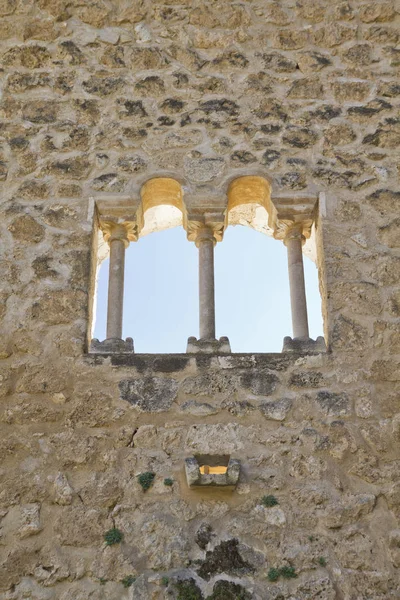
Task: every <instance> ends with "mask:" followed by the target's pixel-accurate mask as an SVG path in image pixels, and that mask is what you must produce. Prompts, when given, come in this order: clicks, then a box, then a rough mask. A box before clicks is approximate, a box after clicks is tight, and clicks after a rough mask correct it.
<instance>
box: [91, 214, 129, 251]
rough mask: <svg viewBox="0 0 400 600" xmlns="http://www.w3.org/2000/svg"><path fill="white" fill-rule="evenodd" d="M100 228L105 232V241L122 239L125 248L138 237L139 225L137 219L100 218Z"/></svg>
mask: <svg viewBox="0 0 400 600" xmlns="http://www.w3.org/2000/svg"><path fill="white" fill-rule="evenodd" d="M99 224H100V229H101V231H102V232H103V237H104V241H105V242H107V243H108V244H110V243H111V242H112V241H113V240H121V241H123V242H124V244H125V248H127V247H128V246H129V243H130V242H136V241H137V239H138V226H137V223H136V221H122V222H118V221H111V220H105V219H100V223H99Z"/></svg>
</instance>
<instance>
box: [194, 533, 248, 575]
mask: <svg viewBox="0 0 400 600" xmlns="http://www.w3.org/2000/svg"><path fill="white" fill-rule="evenodd" d="M238 546H239V542H238V540H237V539H230V540H227V541H225V542H221V543H220V544H218V546H216V547H215V548H214V550H209V551H207V552H206V557H205V559H204V561H202V564H201V566H200V568H199V570H198V574H199V576H200V577H201V578H202V579H207V580H208V579H210V578H211V577H213V576H214V575H218V574H219V573H226V574H228V575H236V576H237V575H245V574H247V573H252V572H253V571H254V567H253V566H252V565H251V564H249V563H248V562H246V561H245V560H243V558H242V557H241V555H240V551H239V547H238Z"/></svg>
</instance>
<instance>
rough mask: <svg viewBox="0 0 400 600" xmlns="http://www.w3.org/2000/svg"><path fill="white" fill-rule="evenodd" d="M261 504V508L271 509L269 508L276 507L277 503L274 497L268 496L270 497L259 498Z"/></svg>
mask: <svg viewBox="0 0 400 600" xmlns="http://www.w3.org/2000/svg"><path fill="white" fill-rule="evenodd" d="M261 504H262V505H263V506H268V507H271V506H276V505H277V504H279V502H278V500H277V499H276V498H275V496H272V495H270V496H263V497H262V498H261Z"/></svg>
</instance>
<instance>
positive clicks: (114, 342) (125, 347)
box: [89, 337, 134, 354]
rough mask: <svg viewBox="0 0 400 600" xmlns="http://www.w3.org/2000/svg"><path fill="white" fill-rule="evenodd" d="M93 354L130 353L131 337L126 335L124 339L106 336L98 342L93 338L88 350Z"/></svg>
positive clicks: (131, 347)
mask: <svg viewBox="0 0 400 600" xmlns="http://www.w3.org/2000/svg"><path fill="white" fill-rule="evenodd" d="M89 352H93V353H94V354H132V353H133V352H134V349H133V339H132V338H130V337H128V338H126V340H121V339H120V338H107V339H106V340H103V341H102V342H100V341H99V340H98V339H97V338H94V339H93V340H92V341H91V342H90V350H89Z"/></svg>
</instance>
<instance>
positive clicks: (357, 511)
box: [322, 494, 376, 529]
mask: <svg viewBox="0 0 400 600" xmlns="http://www.w3.org/2000/svg"><path fill="white" fill-rule="evenodd" d="M375 503H376V497H375V496H374V495H373V494H358V495H355V496H349V497H347V498H343V500H342V501H341V502H337V503H334V504H330V505H328V506H327V508H326V510H325V515H324V517H323V518H322V521H323V523H324V525H325V526H326V527H328V528H330V529H336V528H339V527H342V526H343V525H348V524H351V523H355V522H356V521H357V520H358V519H359V518H360V517H362V516H364V515H367V514H369V513H370V512H372V511H373V510H374V507H375Z"/></svg>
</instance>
